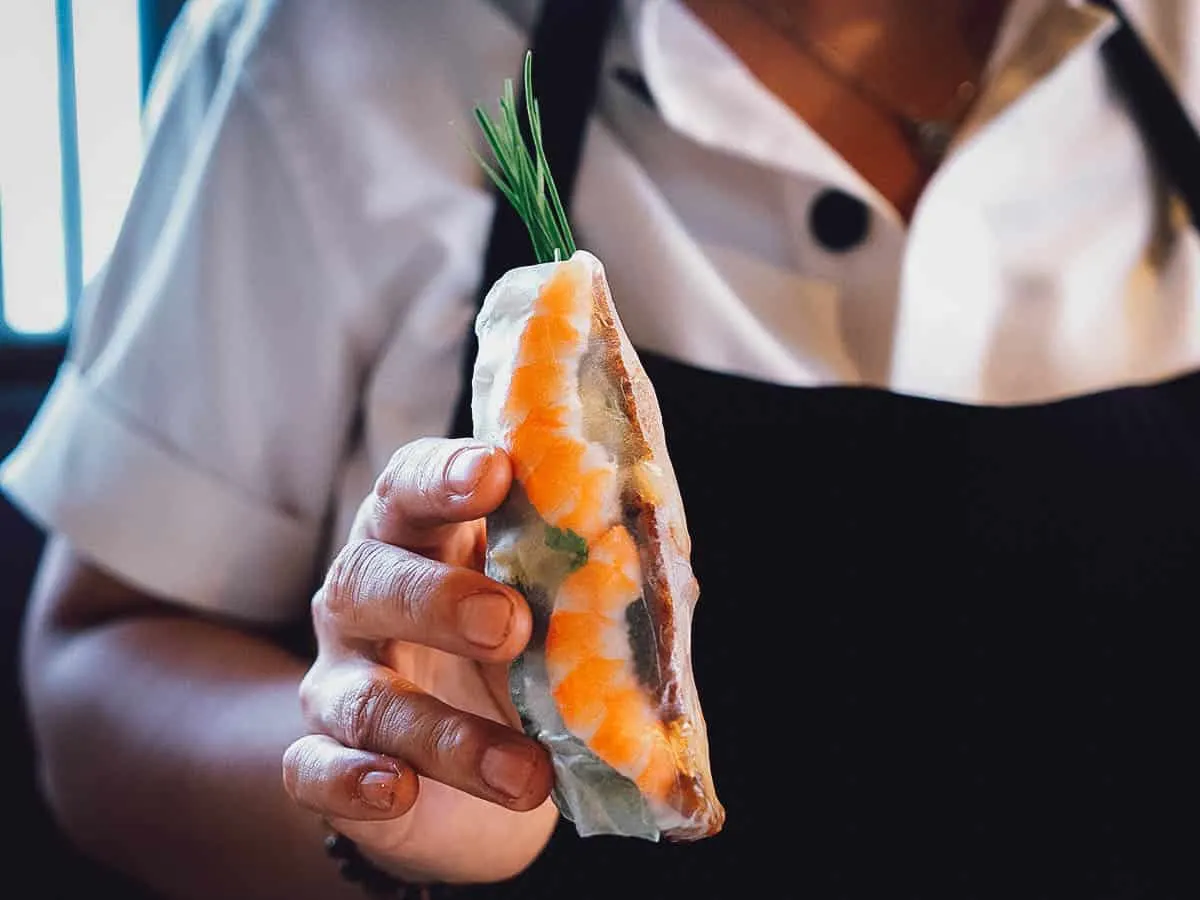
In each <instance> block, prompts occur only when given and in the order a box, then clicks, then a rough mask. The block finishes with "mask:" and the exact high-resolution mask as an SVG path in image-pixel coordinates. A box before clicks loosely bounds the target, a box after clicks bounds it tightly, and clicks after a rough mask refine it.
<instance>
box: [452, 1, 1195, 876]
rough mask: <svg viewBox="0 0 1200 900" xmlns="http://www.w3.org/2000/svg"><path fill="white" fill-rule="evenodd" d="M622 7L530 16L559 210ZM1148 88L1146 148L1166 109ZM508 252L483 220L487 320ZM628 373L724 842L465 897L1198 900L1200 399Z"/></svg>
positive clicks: (519, 235) (634, 844)
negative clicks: (660, 468) (652, 395)
mask: <svg viewBox="0 0 1200 900" xmlns="http://www.w3.org/2000/svg"><path fill="white" fill-rule="evenodd" d="M615 6H616V3H613V2H596V0H588V2H578V0H575V2H572V0H550V2H548V3H547V4H546V6H545V9H544V11H543V15H542V18H541V21H540V23H539V25H538V27H537V29H536V31H535V36H534V48H535V49H534V54H535V61H536V71H537V83H538V85H539V88H538V90H539V96H540V99H541V102H542V106H543V121H544V123H545V127H546V128H547V131H548V133H547V140H548V144H549V146H548V153H549V155H550V158H551V162H552V166H553V167H554V170H555V172H556V176H557V177H558V179H559V181H560V186H561V187H563V188H564V189H565V192H566V193H567V194H568V195H569V193H570V187H571V185H572V184H573V182H574V176H575V170H576V167H577V163H578V158H579V149H580V145H581V143H582V134H583V126H584V123H585V122H586V119H587V116H588V115H589V114H590V109H591V105H592V101H593V99H594V97H595V90H596V79H597V75H596V73H597V71H598V68H599V60H600V56H601V48H602V46H603V44H604V37H605V34H606V31H607V27H608V22H609V19H610V17H611V14H612V12H613V7H615ZM1131 35H1132V32H1129V31H1122V32H1121V33H1120V34H1119V35H1118V37H1117V38H1116V39H1114V41H1112V42H1110V44H1109V45H1108V47H1106V53H1107V52H1110V51H1112V50H1113V48H1114V47H1115V48H1116V51H1117V54H1118V56H1119V57H1120V59H1119V60H1118V62H1122V61H1123V63H1122V64H1123V65H1124V66H1125V68H1124V70H1122V71H1124V72H1125V73H1126V74H1128V69H1129V58H1130V53H1131V52H1132V53H1133V54H1135V55H1137V59H1135V63H1134V65H1135V66H1136V65H1138V64H1144V63H1145V62H1146V57H1145V56H1144V52H1143V51H1142V50H1141V48H1140V45H1137V42H1136V39H1135V38H1131ZM1131 40H1132V44H1133V49H1132V51H1131V50H1130V42H1131ZM1122 47H1124V48H1125V49H1123V50H1122V49H1121V48H1122ZM1138 54H1140V55H1138ZM1139 60H1140V63H1139ZM1144 68H1145V67H1144V65H1143V69H1144ZM1153 74H1154V73H1151V75H1152V76H1153ZM1141 75H1142V76H1143V81H1144V76H1145V75H1146V72H1145V71H1142V72H1141ZM1156 89H1157V92H1156V93H1155V94H1154V97H1153V99H1152V102H1151V103H1150V104H1149V105H1150V106H1154V105H1155V104H1157V106H1156V107H1155V109H1157V110H1158V113H1157V115H1156V120H1157V121H1159V122H1160V126H1159V131H1158V132H1157V133H1161V121H1162V120H1163V118H1164V116H1168V117H1169V116H1171V115H1174V116H1176V117H1177V116H1178V108H1177V106H1176V107H1173V108H1171V109H1168V110H1167V112H1166V113H1163V112H1162V109H1161V107H1162V106H1163V103H1164V102H1166V104H1167V105H1168V106H1170V103H1171V101H1169V100H1167V101H1164V100H1163V91H1164V89H1165V88H1164V86H1163V84H1161V83H1159V84H1158V85H1157V88H1156ZM1146 106H1147V104H1146V103H1142V104H1141V107H1140V108H1141V109H1143V111H1144V110H1145V109H1146ZM1174 121H1175V124H1178V121H1179V120H1178V118H1176V119H1175V120H1174ZM1189 134H1190V132H1189ZM1193 139H1194V136H1193ZM1152 143H1153V142H1152ZM1192 158H1193V159H1200V156H1193V157H1192ZM528 243H529V242H528V237H527V236H526V234H525V232H524V229H523V227H522V226H521V224H520V222H519V221H518V220H517V219H516V217H515V215H513V214H512V213H511V211H509V209H508V207H507V204H505V203H503V202H501V203H500V204H498V208H497V213H496V224H495V227H494V229H493V233H492V235H491V239H490V241H489V244H488V253H487V264H486V271H485V276H484V279H483V283H482V287H483V291H481V297H482V293H483V292H484V291H486V288H487V287H488V286H490V285H491V283H492V282H493V281H494V280H495V279H496V278H498V277H499V275H500V274H502V273H503V272H504V271H506V270H507V269H509V268H512V267H515V266H519V265H526V264H529V263H530V262H532V259H531V251H530V248H529V246H528ZM469 343H470V347H469V352H468V354H467V359H466V362H467V365H470V363H471V362H472V361H473V358H474V349H475V345H474V338H473V336H472V337H471V338H470V341H469ZM641 356H642V361H643V363H644V365H645V367H646V370H647V373H648V374H649V376H650V378H651V380H652V381H653V383H654V386H655V389H656V391H657V393H658V397H659V400H660V403H661V406H662V414H663V421H664V425H665V428H666V433H667V440H668V447H669V451H670V454H671V458H672V460H673V462H674V465H675V469H676V473H677V475H678V478H679V483H680V488H681V490H682V494H683V498H684V502H685V505H686V508H687V516H688V523H689V527H690V530H691V533H692V537H693V564H694V568H695V572H696V576H697V578H698V580H699V582H700V587H701V600H700V604H699V607H698V609H697V615H696V620H695V624H694V629H693V646H694V657H695V663H694V665H695V673H696V680H697V683H698V687H699V691H700V697H701V702H702V704H703V708H704V711H705V715H706V718H707V720H708V724H709V737H710V745H711V750H712V766H713V772H714V775H715V779H716V785H717V790H718V793H719V795H720V797H721V799H722V800H723V801H724V803H725V805H726V807H727V810H728V822H727V825H726V828H725V830H724V831H723V832H722V833H721V834H720V835H719V836H717V837H715V838H712V839H709V840H706V841H702V842H700V843H697V844H694V845H669V844H657V845H656V844H650V843H646V842H642V841H638V840H634V839H620V838H607V837H605V838H591V839H588V840H580V839H579V838H577V837H576V836H575V834H574V830H573V826H571V825H570V824H569V823H566V822H564V823H563V824H562V826H561V827H560V828H559V830H558V832H557V833H556V835H555V837H554V839H553V841H552V842H551V845H550V847H549V848H548V849H547V851H546V853H545V854H544V856H543V857H542V858H541V859H540V860H539V861H538V862H536V863H535V864H534V865H533V866H532V867H531V868H530V869H529V870H528V871H527V872H526V873H525V874H523V875H522V876H520V877H519V878H517V879H515V880H514V881H512V882H509V883H507V884H504V885H496V886H489V887H481V888H478V889H471V891H470V892H469V893H470V894H472V895H474V894H476V893H477V894H478V895H479V896H481V897H482V896H495V897H538V898H542V897H545V898H551V897H553V898H561V900H575V898H584V897H622V898H633V897H638V898H640V897H647V898H650V897H653V898H663V897H715V896H721V897H725V896H738V897H740V896H768V897H793V896H794V897H806V898H815V900H836V898H853V900H902V898H903V900H907V898H932V897H953V898H956V900H968V898H980V900H983V898H988V900H991V898H1014V900H1035V898H1043V897H1044V898H1056V900H1057V898H1097V900H1099V898H1134V897H1137V898H1147V900H1148V898H1169V897H1179V898H1183V897H1185V896H1187V897H1197V896H1200V891H1197V889H1196V883H1197V882H1196V878H1195V876H1194V874H1193V872H1192V871H1191V868H1192V865H1191V864H1192V863H1193V862H1195V861H1200V847H1198V846H1197V844H1196V841H1195V838H1196V836H1197V835H1196V828H1195V826H1194V822H1195V817H1196V812H1195V804H1194V802H1193V798H1194V796H1195V792H1194V780H1195V779H1194V775H1193V771H1194V765H1195V763H1196V761H1197V755H1196V753H1195V752H1194V747H1195V743H1194V741H1193V740H1192V739H1191V738H1188V737H1187V735H1188V734H1190V733H1191V730H1192V722H1191V720H1192V719H1194V718H1195V717H1196V713H1197V707H1196V703H1195V701H1194V699H1193V689H1192V688H1189V687H1187V685H1189V684H1195V683H1196V678H1195V672H1194V670H1195V667H1194V666H1193V665H1192V664H1191V660H1192V658H1193V656H1194V654H1195V652H1196V651H1195V642H1194V639H1193V635H1192V630H1191V628H1190V626H1188V625H1187V623H1188V622H1189V621H1191V619H1192V616H1191V608H1192V607H1193V606H1194V605H1195V604H1196V602H1197V596H1198V590H1197V586H1198V585H1200V554H1198V552H1197V548H1200V377H1198V376H1189V377H1186V378H1181V379H1178V380H1175V381H1172V382H1170V383H1166V384H1162V385H1158V386H1154V387H1145V388H1132V389H1122V390H1115V391H1108V392H1104V393H1099V394H1094V395H1090V396H1085V397H1080V398H1077V399H1070V400H1067V401H1064V402H1057V403H1053V404H1042V405H1034V406H1024V407H1016V408H994V407H972V406H965V405H959V404H954V403H948V402H938V401H933V400H927V399H916V398H912V397H906V396H899V395H896V394H893V393H890V392H888V391H885V390H879V389H870V388H841V387H833V388H790V387H782V386H778V385H774V384H768V383H764V382H759V381H754V380H750V379H744V378H737V377H730V376H726V375H721V374H716V373H713V372H709V371H705V370H701V369H698V368H695V367H692V366H688V365H684V364H681V363H679V362H677V361H673V360H670V359H666V358H664V357H662V356H659V355H657V354H653V353H642V354H641ZM467 384H468V385H469V381H468V382H467ZM468 401H469V397H468V395H467V392H466V391H464V394H463V396H462V397H461V398H460V403H459V407H458V415H457V419H456V424H455V428H454V430H455V432H456V433H457V434H460V435H462V434H469V433H470V412H469V407H468Z"/></svg>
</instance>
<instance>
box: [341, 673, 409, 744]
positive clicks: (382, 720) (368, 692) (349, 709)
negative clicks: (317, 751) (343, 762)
mask: <svg viewBox="0 0 1200 900" xmlns="http://www.w3.org/2000/svg"><path fill="white" fill-rule="evenodd" d="M397 702H399V701H398V698H397V697H396V696H395V694H393V693H392V690H391V687H390V686H389V685H388V684H387V683H386V682H384V681H380V680H378V679H370V680H368V681H365V682H364V683H362V684H361V685H360V686H359V687H358V689H357V690H354V691H352V692H351V693H350V694H349V695H348V696H347V697H346V698H345V700H344V701H343V702H342V705H341V711H340V712H341V715H340V716H339V719H340V729H339V730H340V732H341V734H342V735H344V737H345V741H346V744H347V745H348V746H351V747H355V748H357V749H359V750H367V749H371V748H373V747H375V746H377V745H378V744H379V743H380V737H381V735H383V733H384V732H385V731H386V729H387V723H388V721H389V719H390V718H391V717H392V715H393V710H394V707H395V704H396V703H397Z"/></svg>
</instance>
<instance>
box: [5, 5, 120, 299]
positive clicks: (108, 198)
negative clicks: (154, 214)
mask: <svg viewBox="0 0 1200 900" xmlns="http://www.w3.org/2000/svg"><path fill="white" fill-rule="evenodd" d="M0 2H2V0H0ZM23 2H29V0H23ZM43 2H45V0H43ZM73 6H74V13H75V15H74V19H75V98H76V100H75V102H76V108H77V111H78V115H77V120H78V123H79V205H80V212H81V214H82V220H83V222H82V224H83V227H82V231H83V241H82V244H83V248H82V249H83V282H84V284H87V282H89V281H91V280H92V278H93V277H95V275H96V273H97V272H99V270H100V268H101V267H102V266H103V265H104V261H105V260H106V259H108V255H109V253H110V252H112V247H113V242H114V241H115V240H116V237H117V232H118V231H119V230H120V228H121V219H122V217H124V215H125V208H126V207H127V206H128V205H129V197H130V194H131V193H132V192H133V185H134V182H135V181H136V180H137V174H138V163H139V161H140V158H141V149H142V148H141V139H142V134H141V122H140V116H141V107H140V103H141V49H140V47H139V46H138V2H137V0H75V2H74V4H73Z"/></svg>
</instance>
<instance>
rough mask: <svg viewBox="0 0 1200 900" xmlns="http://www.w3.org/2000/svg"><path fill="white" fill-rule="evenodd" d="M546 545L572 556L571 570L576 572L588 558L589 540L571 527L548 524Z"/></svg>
mask: <svg viewBox="0 0 1200 900" xmlns="http://www.w3.org/2000/svg"><path fill="white" fill-rule="evenodd" d="M546 546H547V547H549V548H550V549H551V550H556V551H558V552H559V553H566V554H569V555H570V557H571V571H572V572H574V571H575V570H576V569H578V568H579V567H580V566H582V565H583V564H584V563H586V562H587V560H588V548H587V541H585V540H584V539H583V538H582V537H580V536H579V535H578V534H576V533H575V532H574V531H572V530H571V529H569V528H566V529H563V528H555V527H554V526H553V525H547V526H546Z"/></svg>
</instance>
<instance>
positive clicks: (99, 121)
mask: <svg viewBox="0 0 1200 900" xmlns="http://www.w3.org/2000/svg"><path fill="white" fill-rule="evenodd" d="M58 12H65V13H66V14H67V15H69V18H70V21H71V24H72V27H71V30H70V38H71V40H70V44H71V45H72V47H71V49H72V54H71V58H70V61H71V62H72V63H73V66H74V79H73V81H72V82H71V83H70V84H69V85H68V86H69V87H71V86H73V88H74V100H75V109H74V111H72V110H71V109H70V108H69V104H68V108H67V109H65V110H64V109H63V108H62V106H61V104H60V100H61V94H62V92H60V89H59V88H60V85H59V73H60V67H59V55H60V50H61V49H62V48H60V47H59V43H58V34H59V28H58V24H59V23H58V19H57V13H58ZM66 21H67V18H66V17H65V16H64V18H63V22H66ZM139 39H140V34H139V25H138V0H58V2H56V0H19V2H9V0H0V278H2V279H3V282H2V284H0V298H3V309H2V311H3V320H2V321H0V331H3V330H4V328H5V327H6V328H7V329H8V330H9V331H11V332H15V333H17V334H26V335H37V334H41V335H46V334H51V335H52V334H56V333H58V332H61V331H62V329H63V328H64V327H65V326H66V325H67V323H68V320H69V317H70V310H71V305H72V303H73V301H74V300H76V299H77V298H76V297H72V296H71V294H72V292H73V291H74V290H77V289H78V285H79V284H80V281H82V283H83V284H86V283H87V282H88V281H90V280H91V279H92V278H94V277H95V276H96V274H97V273H98V272H99V271H100V269H101V268H102V267H103V265H104V262H105V261H106V260H107V258H108V256H109V254H110V253H111V251H112V247H113V243H114V242H115V240H116V236H117V233H118V231H119V230H120V226H121V220H122V217H123V216H124V214H125V210H126V207H127V206H128V204H129V198H130V195H131V194H132V191H133V185H134V182H135V181H136V179H137V173H138V166H139V163H140V159H141V125H140V113H141V110H140V100H141V71H140V65H141V63H140V59H141V48H140V45H139ZM67 93H70V92H69V91H68V92H67ZM64 113H65V114H66V115H68V116H72V115H73V116H74V118H71V119H69V120H68V121H67V122H66V123H65V124H66V125H67V128H66V129H63V127H62V126H63V124H64V122H63V119H62V115H63V114H64ZM64 133H65V134H66V135H67V138H68V143H67V146H66V148H65V149H66V151H67V152H66V153H65V154H64V147H63V145H62V143H61V141H62V135H63V134H64ZM72 142H74V143H72ZM73 154H74V155H73ZM76 155H77V157H78V170H77V171H76V170H75V166H74V165H73V164H72V163H73V160H74V159H75V156H76ZM64 157H65V158H66V161H67V163H68V166H67V171H66V180H65V190H66V199H67V206H66V208H67V209H71V208H72V207H74V208H77V209H78V212H79V221H78V224H77V227H78V232H79V233H78V234H73V233H72V229H73V228H74V227H76V226H75V224H74V223H73V222H72V221H71V217H70V216H67V217H66V218H64V203H63V200H64V172H63V160H64ZM69 254H74V258H71V256H69ZM72 273H74V274H72Z"/></svg>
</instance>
